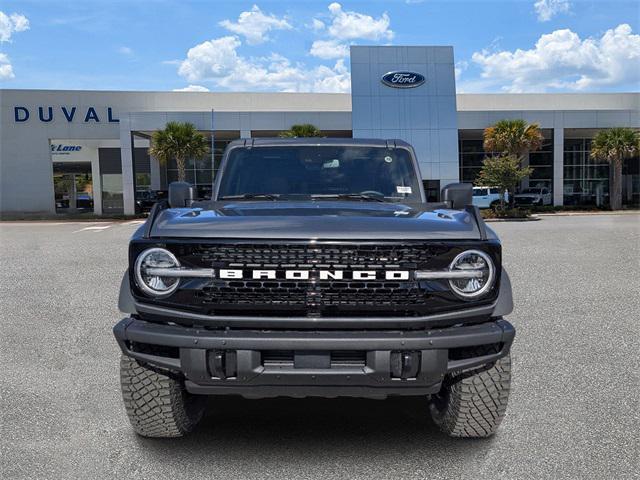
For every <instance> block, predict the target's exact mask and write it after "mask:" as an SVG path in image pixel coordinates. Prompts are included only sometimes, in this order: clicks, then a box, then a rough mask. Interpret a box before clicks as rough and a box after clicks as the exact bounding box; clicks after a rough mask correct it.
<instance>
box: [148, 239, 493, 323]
mask: <svg viewBox="0 0 640 480" xmlns="http://www.w3.org/2000/svg"><path fill="white" fill-rule="evenodd" d="M164 245H165V246H166V248H169V249H170V250H171V251H172V252H173V253H174V254H175V255H176V257H177V258H178V259H179V261H180V263H181V264H182V265H183V266H184V267H186V268H208V269H213V270H214V271H215V272H220V270H221V269H225V270H226V269H236V270H241V271H242V272H245V273H246V272H252V271H255V270H271V271H276V272H278V274H277V275H276V278H256V279H252V278H251V277H250V276H249V275H248V274H243V276H242V277H241V278H220V276H219V275H217V274H216V275H215V276H214V277H213V278H199V279H185V280H184V281H183V282H182V284H181V286H180V288H179V290H178V291H177V292H176V293H175V294H174V295H172V296H171V297H170V298H167V299H166V300H165V299H159V300H158V301H157V303H160V304H164V305H167V306H169V307H173V308H181V307H182V306H186V307H188V308H189V309H191V310H197V311H199V312H202V313H206V314H208V315H238V316H307V317H341V316H360V317H376V316H380V317H383V316H388V317H389V316H398V317H410V316H420V315H427V314H430V313H436V312H441V311H446V310H452V309H457V308H467V307H469V306H470V303H475V302H461V301H460V299H459V298H457V297H455V296H454V295H453V294H452V292H451V290H450V288H449V286H448V284H447V283H446V282H443V281H424V280H416V279H415V278H414V276H413V272H415V271H416V270H439V269H446V268H447V267H448V266H449V264H450V263H451V261H452V260H453V258H454V257H455V256H456V255H457V254H458V253H460V252H462V251H463V250H465V249H467V248H481V247H479V246H478V244H477V242H474V243H472V242H461V241H458V242H450V241H449V242H445V241H430V242H420V241H409V242H397V241H396V242H391V241H386V242H385V241H363V242H335V241H273V242H266V241H265V242H260V243H253V242H251V241H248V240H240V241H236V242H231V241H222V240H220V241H217V240H211V241H208V242H206V243H204V242H197V241H180V240H175V242H174V241H171V242H167V243H166V244H164ZM498 261H499V260H498ZM291 270H303V271H305V272H309V278H308V279H287V278H286V275H285V273H286V272H287V271H291ZM337 270H341V271H343V272H345V275H344V278H342V279H335V278H334V277H332V278H329V279H327V278H320V272H322V271H325V272H326V271H337ZM354 271H375V272H376V275H375V278H367V279H364V280H360V279H355V278H354V276H353V275H352V272H354ZM389 271H402V272H409V276H408V278H406V277H402V278H400V279H395V277H388V276H387V275H386V273H387V272H389ZM493 299H494V298H492V296H488V297H487V298H485V299H482V300H480V301H479V302H478V303H481V302H486V301H491V300H493Z"/></svg>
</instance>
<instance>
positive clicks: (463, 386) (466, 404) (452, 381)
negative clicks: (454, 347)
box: [429, 355, 511, 438]
mask: <svg viewBox="0 0 640 480" xmlns="http://www.w3.org/2000/svg"><path fill="white" fill-rule="evenodd" d="M510 388H511V358H510V356H509V355H507V356H506V357H502V358H501V359H499V360H497V361H496V362H495V364H493V365H490V366H486V367H483V368H481V369H478V370H472V371H469V372H460V373H455V372H454V373H452V374H449V375H447V376H446V377H445V379H444V381H443V382H442V389H441V390H440V393H438V394H437V395H433V396H432V397H431V400H430V403H429V410H430V412H431V418H432V419H433V421H434V422H435V424H436V425H438V427H440V430H442V431H443V432H444V433H446V434H447V435H449V436H451V437H475V438H482V437H489V436H491V435H493V434H494V433H495V432H496V430H497V429H498V426H499V425H500V422H501V421H502V419H503V418H504V415H505V412H506V410H507V402H508V400H509V390H510Z"/></svg>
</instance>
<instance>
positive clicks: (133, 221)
mask: <svg viewBox="0 0 640 480" xmlns="http://www.w3.org/2000/svg"><path fill="white" fill-rule="evenodd" d="M143 223H144V220H131V221H130V222H125V223H124V224H123V225H142V224H143Z"/></svg>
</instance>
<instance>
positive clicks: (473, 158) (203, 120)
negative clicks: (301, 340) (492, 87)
mask: <svg viewBox="0 0 640 480" xmlns="http://www.w3.org/2000/svg"><path fill="white" fill-rule="evenodd" d="M351 82H352V88H351V94H319V93H213V92H212V93H209V92H115V91H113V92H111V91H53V90H51V91H49V90H0V108H1V115H0V214H13V213H55V212H58V213H71V212H86V211H93V212H94V213H96V214H99V215H100V214H133V213H135V212H136V209H137V208H139V207H140V204H141V201H144V199H145V198H149V192H153V191H162V190H166V188H167V185H168V183H169V182H171V181H173V180H174V179H175V178H176V175H177V171H176V168H175V164H172V163H171V162H170V163H169V164H168V165H161V164H159V162H157V160H155V159H154V158H150V157H149V155H148V153H147V148H148V146H149V138H150V136H151V134H152V133H153V131H155V130H158V129H162V128H163V127H164V125H165V124H166V122H168V121H172V120H175V121H185V122H190V123H192V124H194V125H195V126H196V128H197V129H198V130H200V131H201V132H202V133H203V134H205V135H206V136H207V137H208V138H209V140H210V142H211V147H212V148H211V153H210V154H209V155H207V156H206V158H202V159H192V160H191V161H190V163H189V165H188V170H187V176H188V180H189V181H191V182H192V183H193V184H195V185H196V186H197V188H198V190H199V192H200V194H201V195H202V196H207V195H208V194H209V193H210V191H211V185H212V182H213V178H214V177H215V175H216V172H217V169H218V167H219V164H220V160H221V157H222V152H223V150H224V148H225V146H226V144H227V143H228V142H230V141H231V140H234V139H237V138H251V137H265V136H277V135H278V133H279V132H281V131H282V130H286V129H288V128H289V127H290V126H291V125H293V124H298V123H311V124H314V125H315V126H317V127H318V128H319V129H320V130H322V131H323V133H324V135H326V136H339V137H359V138H387V139H394V138H398V139H403V140H406V141H408V142H409V143H411V144H412V145H413V146H414V148H415V149H416V153H417V156H418V161H419V163H420V169H421V173H422V177H423V180H424V182H425V187H426V188H427V191H428V195H429V197H430V198H431V199H433V200H435V199H437V196H438V192H439V191H440V189H441V188H442V187H443V186H445V185H447V184H448V183H452V182H457V181H474V180H475V177H476V175H477V173H478V172H479V170H480V167H481V165H482V159H483V158H484V157H485V156H486V152H484V151H483V150H482V131H483V129H484V128H486V127H488V126H490V125H492V124H493V123H495V122H496V121H498V120H502V119H514V118H521V119H524V120H526V121H527V122H531V123H533V122H535V123H538V124H539V125H540V128H541V129H542V132H543V134H544V137H545V142H544V145H543V147H542V148H541V149H540V150H539V151H537V152H534V153H531V154H530V155H529V157H528V159H526V161H527V162H528V163H529V165H530V166H532V167H533V168H534V171H533V174H532V175H531V177H530V178H529V179H528V180H527V181H525V186H527V185H529V186H541V187H542V186H544V187H547V188H549V189H550V190H551V191H552V192H553V201H554V204H555V205H567V204H571V205H581V204H584V205H593V204H596V205H598V204H606V203H607V202H608V191H609V168H608V165H606V164H601V163H598V162H594V161H592V160H591V159H590V158H589V149H590V141H591V139H592V138H593V136H594V135H595V134H596V133H597V132H598V131H599V130H601V129H606V128H611V127H621V126H622V127H631V128H636V129H638V128H640V94H638V93H613V94H456V88H455V75H454V57H453V48H452V47H417V46H416V47H414V46H411V47H402V46H398V47H396V46H393V47H352V48H351ZM639 163H640V160H638V159H637V158H636V159H631V160H629V161H627V162H626V163H625V166H624V169H623V176H624V177H623V183H624V185H623V197H624V198H623V203H625V204H627V205H638V202H639V195H640V172H639V171H638V170H639Z"/></svg>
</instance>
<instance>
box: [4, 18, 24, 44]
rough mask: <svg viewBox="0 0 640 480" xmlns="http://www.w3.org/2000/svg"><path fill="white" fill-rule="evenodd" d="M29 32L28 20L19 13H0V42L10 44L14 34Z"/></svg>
mask: <svg viewBox="0 0 640 480" xmlns="http://www.w3.org/2000/svg"><path fill="white" fill-rule="evenodd" d="M25 30H29V19H27V17H25V16H24V15H21V14H19V13H12V14H11V15H7V14H6V13H4V12H3V11H0V42H10V41H11V37H12V35H13V34H14V33H16V32H24V31H25Z"/></svg>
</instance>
